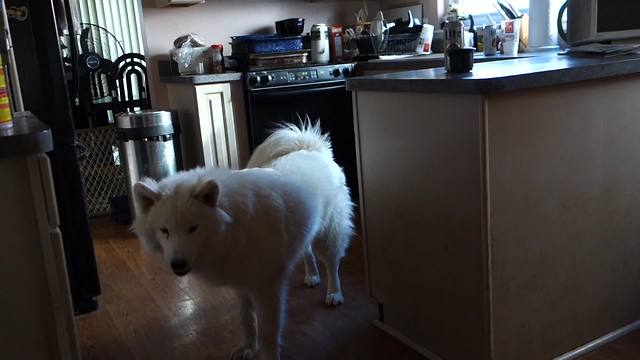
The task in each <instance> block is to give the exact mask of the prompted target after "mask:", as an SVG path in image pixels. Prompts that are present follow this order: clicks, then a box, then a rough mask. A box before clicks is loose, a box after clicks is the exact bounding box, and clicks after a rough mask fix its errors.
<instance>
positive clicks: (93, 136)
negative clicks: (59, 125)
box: [76, 126, 127, 216]
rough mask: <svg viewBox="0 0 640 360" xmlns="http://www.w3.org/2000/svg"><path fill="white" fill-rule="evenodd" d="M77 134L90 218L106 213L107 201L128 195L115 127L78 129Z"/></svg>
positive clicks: (107, 212)
mask: <svg viewBox="0 0 640 360" xmlns="http://www.w3.org/2000/svg"><path fill="white" fill-rule="evenodd" d="M76 135H77V140H76V141H77V143H78V146H79V154H78V155H79V160H80V161H79V162H80V173H81V174H82V180H83V182H84V193H85V198H86V200H87V211H88V213H89V216H99V215H105V214H109V213H111V210H110V206H109V200H110V199H111V198H113V197H116V196H121V195H126V194H127V188H126V180H125V177H124V167H123V166H122V165H121V163H120V154H119V151H118V143H117V140H116V136H115V127H114V126H104V127H96V128H91V129H82V130H77V131H76Z"/></svg>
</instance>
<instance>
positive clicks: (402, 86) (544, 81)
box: [347, 54, 640, 94]
mask: <svg viewBox="0 0 640 360" xmlns="http://www.w3.org/2000/svg"><path fill="white" fill-rule="evenodd" d="M638 73H640V55H625V56H617V57H609V58H574V57H569V56H564V55H555V54H549V55H543V56H538V57H532V58H526V59H514V60H504V61H496V62H488V63H482V64H475V66H474V68H473V71H472V72H470V73H464V74H449V73H447V72H446V70H445V69H444V68H435V69H425V70H415V71H405V72H397V73H391V74H381V75H373V76H362V77H355V78H351V79H349V80H348V81H347V88H348V89H349V90H356V91H358V90H362V91H384V92H388V91H393V92H424V93H449V94H495V93H502V92H510V91H517V90H526V89H532V88H538V87H543V86H550V85H560V84H567V83H572V82H577V81H584V80H594V79H601V78H607V77H613V76H621V75H629V74H638Z"/></svg>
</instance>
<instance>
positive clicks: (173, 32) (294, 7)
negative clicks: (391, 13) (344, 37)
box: [142, 0, 380, 108]
mask: <svg viewBox="0 0 640 360" xmlns="http://www.w3.org/2000/svg"><path fill="white" fill-rule="evenodd" d="M368 6H369V13H370V14H371V15H370V16H373V14H375V11H377V10H378V9H379V7H380V3H379V1H368ZM142 7H143V9H142V15H143V22H144V29H145V33H146V41H147V51H148V52H147V54H148V57H149V58H150V60H151V61H150V64H149V83H150V84H149V86H150V87H151V97H152V104H153V107H154V108H166V107H167V106H168V99H167V89H166V86H165V85H164V84H162V83H161V82H160V81H159V77H158V74H157V66H156V64H157V61H158V60H159V59H168V52H169V49H170V48H171V47H172V43H173V40H174V39H175V38H176V37H178V36H179V35H182V34H185V33H188V32H195V33H198V34H200V35H201V36H203V37H204V39H205V41H206V42H207V43H221V44H224V45H225V54H226V55H229V54H230V51H231V49H230V46H229V45H228V43H229V42H230V41H231V40H230V36H232V35H247V34H252V33H273V32H275V29H274V25H273V22H274V21H276V20H280V19H286V18H290V17H302V18H305V19H306V24H305V32H308V31H309V28H310V27H311V25H312V24H314V23H327V24H336V23H338V24H341V23H352V22H353V21H354V15H353V14H354V13H355V12H356V11H357V10H358V9H360V7H362V1H335V2H324V1H323V2H308V1H300V0H299V1H282V0H281V1H276V0H273V1H255V0H247V1H231V0H215V1H214V0H207V2H206V3H205V4H202V5H195V6H190V7H169V8H156V7H155V6H154V1H153V0H142Z"/></svg>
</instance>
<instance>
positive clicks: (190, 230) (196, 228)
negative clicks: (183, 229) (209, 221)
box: [189, 225, 198, 234]
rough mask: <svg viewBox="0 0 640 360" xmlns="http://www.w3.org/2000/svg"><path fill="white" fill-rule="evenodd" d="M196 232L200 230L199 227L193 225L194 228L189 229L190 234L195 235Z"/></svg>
mask: <svg viewBox="0 0 640 360" xmlns="http://www.w3.org/2000/svg"><path fill="white" fill-rule="evenodd" d="M196 230H198V225H193V226H192V227H190V228H189V234H191V233H193V232H194V231H196Z"/></svg>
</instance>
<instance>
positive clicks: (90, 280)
mask: <svg viewBox="0 0 640 360" xmlns="http://www.w3.org/2000/svg"><path fill="white" fill-rule="evenodd" d="M5 5H6V7H7V11H8V14H9V27H10V30H11V37H12V40H13V46H14V53H15V58H16V66H17V70H18V77H19V79H20V89H21V93H22V99H23V102H24V108H25V109H27V110H30V111H32V112H33V113H35V114H36V115H37V117H38V118H39V119H40V120H41V121H42V122H44V123H46V124H47V125H48V126H49V127H50V128H51V129H52V135H53V141H54V150H53V151H51V152H49V153H48V154H47V155H48V156H49V158H50V160H51V168H52V169H51V170H52V173H53V182H54V186H55V189H56V197H57V203H58V212H59V215H60V230H61V232H62V236H63V239H64V250H65V257H66V264H67V271H68V277H69V284H70V287H71V295H72V298H73V306H74V310H75V312H76V314H81V313H86V312H90V311H93V310H95V309H96V308H97V296H98V295H99V294H100V283H99V280H98V271H97V267H96V260H95V254H94V248H93V242H92V238H91V232H90V228H89V221H88V218H87V210H86V204H85V199H84V193H83V188H82V186H83V185H82V179H81V175H80V168H79V165H78V158H77V154H76V145H75V128H74V118H73V115H72V106H71V102H72V99H75V96H74V94H75V92H76V91H77V86H76V85H75V84H76V83H77V82H76V79H75V78H74V76H75V75H77V69H76V68H74V66H73V65H74V64H73V61H71V62H67V63H66V64H65V61H64V60H63V55H62V51H63V50H62V46H61V41H60V39H61V38H60V35H61V34H62V28H63V27H65V24H69V25H71V24H72V23H73V21H66V20H67V19H69V18H70V17H71V14H70V10H69V9H70V8H69V0H64V1H62V0H55V1H52V0H6V1H5ZM68 30H69V31H70V32H71V33H72V34H73V28H72V27H71V26H68ZM69 43H70V49H68V50H69V51H70V53H71V54H73V53H74V52H75V53H76V54H77V49H74V48H75V45H76V44H75V42H73V41H71V42H69ZM73 58H74V57H73V56H71V57H68V59H73Z"/></svg>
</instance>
